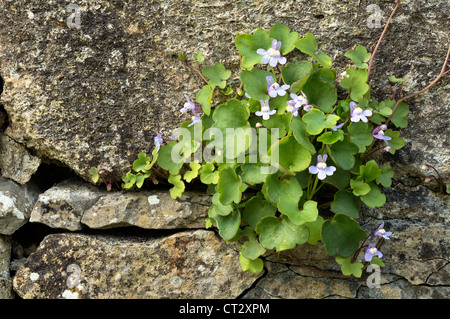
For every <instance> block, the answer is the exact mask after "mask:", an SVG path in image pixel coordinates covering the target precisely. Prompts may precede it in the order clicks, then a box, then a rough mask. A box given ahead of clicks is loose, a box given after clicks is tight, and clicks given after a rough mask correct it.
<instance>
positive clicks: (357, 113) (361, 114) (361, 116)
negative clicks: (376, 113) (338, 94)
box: [350, 101, 372, 123]
mask: <svg viewBox="0 0 450 319" xmlns="http://www.w3.org/2000/svg"><path fill="white" fill-rule="evenodd" d="M350 116H351V118H350V119H351V121H352V122H354V123H356V122H359V121H363V122H364V123H367V116H372V111H371V110H363V109H362V108H360V107H358V106H357V105H356V103H355V102H353V101H352V102H350Z"/></svg>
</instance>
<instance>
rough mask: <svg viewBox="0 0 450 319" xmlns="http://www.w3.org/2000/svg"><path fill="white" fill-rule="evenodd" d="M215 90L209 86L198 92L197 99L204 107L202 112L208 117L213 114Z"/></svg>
mask: <svg viewBox="0 0 450 319" xmlns="http://www.w3.org/2000/svg"><path fill="white" fill-rule="evenodd" d="M213 94H214V90H213V89H211V87H210V86H209V85H205V86H203V88H202V89H201V90H200V91H198V93H197V95H196V97H195V99H196V101H197V102H198V103H199V104H200V105H201V106H202V110H203V112H204V113H205V114H206V115H210V114H211V100H212V98H213Z"/></svg>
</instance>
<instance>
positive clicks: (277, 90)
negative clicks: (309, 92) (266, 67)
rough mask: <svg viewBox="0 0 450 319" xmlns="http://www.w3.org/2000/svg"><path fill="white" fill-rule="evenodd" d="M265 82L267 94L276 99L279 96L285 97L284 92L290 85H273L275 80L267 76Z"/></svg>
mask: <svg viewBox="0 0 450 319" xmlns="http://www.w3.org/2000/svg"><path fill="white" fill-rule="evenodd" d="M266 81H267V92H268V93H269V96H270V97H277V95H279V96H285V95H286V90H287V89H289V88H290V87H291V86H290V85H287V84H285V85H279V84H278V83H275V80H274V79H273V77H272V76H270V75H268V76H266Z"/></svg>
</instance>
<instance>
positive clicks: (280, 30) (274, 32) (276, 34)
mask: <svg viewBox="0 0 450 319" xmlns="http://www.w3.org/2000/svg"><path fill="white" fill-rule="evenodd" d="M269 37H271V38H273V39H276V40H277V41H281V50H280V51H281V54H283V55H285V54H288V53H289V52H291V51H292V50H294V48H295V42H296V41H297V39H298V33H297V32H291V31H290V30H289V28H288V27H287V26H285V25H284V24H280V23H276V24H274V25H273V26H272V28H270V30H269Z"/></svg>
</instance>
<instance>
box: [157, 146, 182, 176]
mask: <svg viewBox="0 0 450 319" xmlns="http://www.w3.org/2000/svg"><path fill="white" fill-rule="evenodd" d="M177 144H178V143H177V142H176V141H172V142H169V143H167V144H166V145H163V146H161V148H160V149H159V157H158V161H157V163H158V165H159V166H160V167H161V168H162V169H165V170H167V171H169V173H170V174H171V175H177V174H178V172H179V171H180V168H181V166H183V163H184V161H180V162H179V163H177V162H174V160H173V159H172V149H173V148H174V147H175V145H177ZM176 155H180V154H176Z"/></svg>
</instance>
